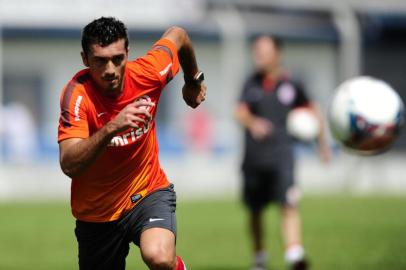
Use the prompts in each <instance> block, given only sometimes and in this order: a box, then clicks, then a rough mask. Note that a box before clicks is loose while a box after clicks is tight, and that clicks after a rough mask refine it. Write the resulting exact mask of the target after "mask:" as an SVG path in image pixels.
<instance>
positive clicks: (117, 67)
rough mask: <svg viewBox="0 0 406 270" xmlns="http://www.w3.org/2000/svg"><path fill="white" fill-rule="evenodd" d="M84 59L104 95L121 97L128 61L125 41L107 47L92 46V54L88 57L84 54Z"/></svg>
mask: <svg viewBox="0 0 406 270" xmlns="http://www.w3.org/2000/svg"><path fill="white" fill-rule="evenodd" d="M82 57H83V62H84V64H85V65H86V66H87V67H89V69H90V75H91V76H92V79H93V80H94V81H95V83H96V84H97V85H98V87H99V89H100V91H101V92H102V94H103V95H105V96H109V97H117V96H118V95H120V93H121V90H122V85H123V77H124V71H125V65H126V63H127V59H128V50H127V49H126V48H125V40H124V39H120V40H118V41H116V42H114V43H111V44H110V45H108V46H105V47H102V46H100V45H99V44H92V45H90V52H89V53H88V54H87V55H85V54H84V53H82Z"/></svg>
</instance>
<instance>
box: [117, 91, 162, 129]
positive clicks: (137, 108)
mask: <svg viewBox="0 0 406 270" xmlns="http://www.w3.org/2000/svg"><path fill="white" fill-rule="evenodd" d="M153 106H155V103H153V102H151V101H147V100H145V99H141V100H136V101H134V102H132V103H130V104H128V105H127V106H126V107H125V108H124V109H122V110H121V111H120V112H119V113H118V114H117V116H116V117H115V118H114V119H113V120H112V121H111V122H110V123H109V124H110V126H112V132H114V133H120V132H122V131H124V130H127V129H128V128H139V127H141V126H142V125H145V124H146V123H148V122H149V121H150V120H151V119H152V116H151V113H150V111H151V107H153Z"/></svg>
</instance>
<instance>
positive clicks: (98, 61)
mask: <svg viewBox="0 0 406 270" xmlns="http://www.w3.org/2000/svg"><path fill="white" fill-rule="evenodd" d="M94 61H95V63H96V64H97V65H105V64H106V63H107V61H108V59H107V58H104V57H95V58H94Z"/></svg>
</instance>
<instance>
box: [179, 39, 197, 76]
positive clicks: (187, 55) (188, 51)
mask: <svg viewBox="0 0 406 270" xmlns="http://www.w3.org/2000/svg"><path fill="white" fill-rule="evenodd" d="M179 63H180V65H181V67H182V70H183V74H184V77H185V82H190V81H192V80H193V78H194V76H195V75H196V73H197V72H198V67H197V62H196V55H195V51H194V49H193V46H192V42H191V41H190V39H189V36H188V35H187V34H186V37H185V42H184V44H183V46H182V47H181V48H180V50H179Z"/></svg>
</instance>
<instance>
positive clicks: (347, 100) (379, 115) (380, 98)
mask: <svg viewBox="0 0 406 270" xmlns="http://www.w3.org/2000/svg"><path fill="white" fill-rule="evenodd" d="M403 119H404V105H403V102H402V100H401V98H400V97H399V95H398V94H397V93H396V91H395V90H394V89H393V88H392V87H391V86H390V85H389V84H387V83H386V82H384V81H382V80H378V79H375V78H372V77H367V76H362V77H356V78H353V79H350V80H347V81H345V82H344V83H342V84H341V85H340V86H339V87H338V88H337V89H336V92H335V95H334V97H333V99H332V102H331V104H330V108H329V126H330V129H331V131H332V134H333V136H334V138H335V139H336V140H337V141H338V142H339V143H340V144H341V145H343V146H344V147H345V148H347V149H350V150H352V151H353V152H356V153H359V154H365V155H373V154H378V153H381V152H383V151H385V150H387V149H388V148H389V147H390V146H391V145H392V144H393V142H394V141H395V140H396V138H397V137H398V135H399V133H400V131H401V128H402V126H403Z"/></svg>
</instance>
